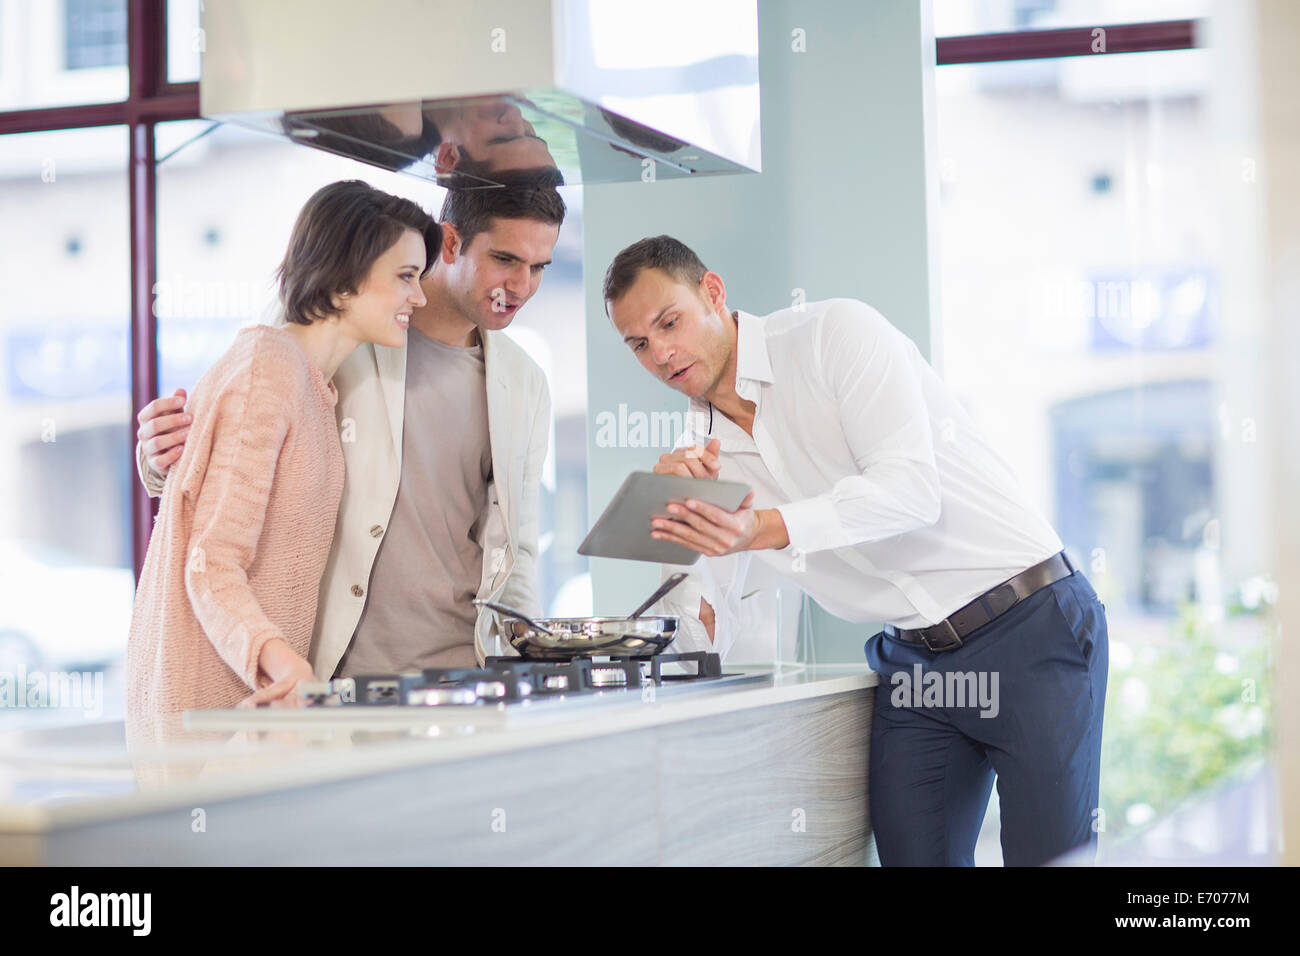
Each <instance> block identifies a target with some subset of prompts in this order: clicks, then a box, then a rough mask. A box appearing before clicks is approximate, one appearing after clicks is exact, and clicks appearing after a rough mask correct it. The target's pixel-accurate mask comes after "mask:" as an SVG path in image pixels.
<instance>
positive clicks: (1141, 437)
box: [936, 5, 1273, 862]
mask: <svg viewBox="0 0 1300 956" xmlns="http://www.w3.org/2000/svg"><path fill="white" fill-rule="evenodd" d="M1062 6H1064V5H1062ZM1208 56H1209V53H1208V51H1205V50H1186V51H1175V52H1165V53H1143V54H1128V55H1125V56H1123V57H1114V58H1110V57H1107V58H1085V57H1071V58H1064V59H1058V60H1038V61H1024V62H1010V63H990V64H971V65H954V66H945V67H941V68H940V69H939V70H938V73H937V83H936V86H937V92H938V124H939V126H938V128H939V150H938V156H939V162H938V174H939V177H940V184H939V189H940V196H941V202H940V216H941V220H940V223H941V229H940V248H941V282H942V295H941V302H942V310H943V333H942V345H941V347H942V353H941V354H942V368H943V371H944V374H945V378H946V379H947V381H948V382H949V384H950V385H951V386H952V387H953V388H954V390H955V391H956V392H957V394H958V395H959V397H960V398H961V400H962V401H963V402H964V404H965V405H966V406H967V408H968V409H969V410H970V412H971V413H972V415H973V416H974V417H975V419H976V421H977V423H978V424H979V425H980V426H981V427H982V429H983V430H984V431H985V433H986V434H987V435H988V436H989V437H990V439H991V440H992V442H993V444H994V445H995V447H996V448H997V449H998V450H999V452H1001V453H1002V455H1003V456H1004V457H1005V458H1006V459H1007V460H1008V462H1009V463H1010V464H1011V465H1012V467H1013V469H1014V470H1015V472H1016V473H1017V475H1018V476H1019V477H1020V479H1021V481H1022V483H1023V485H1024V488H1025V492H1026V494H1027V495H1028V497H1029V498H1030V500H1032V501H1033V502H1034V503H1035V504H1036V505H1037V506H1038V507H1039V508H1040V509H1041V510H1042V512H1043V513H1044V514H1046V515H1047V516H1049V517H1050V519H1051V520H1052V522H1053V524H1054V525H1055V527H1056V528H1057V530H1058V532H1059V533H1060V535H1061V537H1062V539H1063V541H1064V542H1065V545H1066V547H1067V550H1068V551H1069V552H1070V554H1071V555H1072V556H1073V557H1074V558H1075V559H1076V560H1077V561H1078V562H1079V563H1080V565H1081V566H1082V567H1083V568H1084V569H1085V572H1086V573H1087V574H1088V576H1089V578H1090V580H1091V581H1092V583H1093V584H1094V586H1095V587H1096V589H1097V591H1098V593H1099V595H1100V596H1101V598H1102V601H1103V602H1104V604H1105V606H1106V611H1107V617H1108V621H1109V631H1110V677H1109V686H1108V694H1107V701H1106V726H1105V732H1104V737H1103V754H1102V760H1103V765H1102V773H1101V781H1102V782H1101V787H1102V794H1101V802H1102V809H1103V810H1104V811H1105V813H1106V815H1107V816H1106V840H1122V839H1123V838H1124V837H1125V836H1126V835H1131V834H1133V833H1135V832H1137V831H1138V829H1139V828H1140V827H1141V826H1142V825H1143V824H1144V823H1145V822H1146V821H1147V820H1148V819H1150V818H1151V817H1153V816H1154V815H1157V814H1160V813H1163V812H1165V811H1167V810H1169V809H1171V808H1172V806H1173V805H1175V804H1176V803H1177V802H1178V801H1180V800H1182V799H1183V798H1185V797H1187V796H1188V795H1189V794H1191V793H1193V792H1196V791H1199V790H1202V789H1204V788H1206V787H1208V786H1210V785H1211V784H1212V783H1213V782H1215V781H1217V780H1219V779H1220V778H1221V777H1222V776H1223V775H1225V774H1229V773H1231V772H1234V771H1235V770H1237V769H1239V768H1241V767H1242V766H1243V765H1245V764H1248V763H1249V762H1250V761H1253V760H1260V759H1262V758H1263V756H1264V754H1265V752H1266V750H1265V748H1266V738H1267V728H1266V726H1265V725H1266V723H1267V716H1268V711H1267V699H1268V697H1267V691H1266V689H1265V687H1264V685H1266V684H1267V674H1268V668H1267V664H1266V657H1265V649H1266V646H1267V642H1266V635H1267V631H1268V629H1269V628H1270V627H1271V623H1270V615H1269V613H1268V612H1269V608H1270V601H1271V595H1272V593H1273V588H1272V585H1271V584H1270V582H1269V580H1268V578H1267V573H1268V569H1269V567H1270V561H1269V559H1268V555H1267V554H1266V549H1265V547H1264V541H1265V540H1266V538H1265V536H1264V535H1263V534H1262V532H1261V528H1259V527H1258V524H1257V523H1256V519H1255V518H1253V513H1252V512H1251V511H1250V510H1249V509H1248V508H1247V507H1246V506H1247V505H1248V499H1249V497H1250V495H1249V492H1248V491H1247V489H1249V488H1250V487H1252V486H1253V484H1254V482H1255V480H1256V479H1257V478H1258V469H1259V468H1260V465H1259V463H1258V462H1257V461H1256V459H1255V457H1254V455H1253V453H1252V448H1251V445H1252V443H1253V440H1254V439H1253V425H1252V422H1251V418H1250V412H1249V411H1248V410H1246V409H1243V408H1242V407H1241V405H1240V404H1239V403H1238V402H1236V401H1235V400H1234V397H1233V396H1234V390H1235V389H1236V388H1238V383H1237V382H1236V381H1235V380H1234V379H1233V378H1231V377H1230V374H1229V372H1230V371H1231V365H1230V363H1228V362H1227V361H1225V358H1226V356H1227V355H1229V354H1230V352H1231V351H1232V349H1234V348H1235V346H1236V344H1237V340H1236V339H1234V322H1233V320H1232V316H1230V315H1224V314H1222V310H1221V308H1220V305H1219V296H1218V291H1219V289H1220V287H1221V285H1222V282H1223V277H1224V275H1225V273H1226V271H1227V270H1228V268H1229V267H1230V260H1229V256H1230V255H1231V250H1226V249H1224V248H1223V247H1222V244H1221V242H1220V240H1219V236H1220V230H1219V229H1218V228H1217V225H1216V207H1215V202H1214V201H1213V197H1214V196H1215V195H1216V191H1217V190H1218V189H1219V188H1220V187H1221V185H1222V183H1223V179H1222V170H1221V169H1219V168H1218V167H1216V165H1215V163H1216V159H1215V157H1216V156H1217V155H1218V153H1217V151H1216V136H1215V133H1214V130H1213V126H1212V114H1211V111H1210V109H1209V105H1208V94H1209V91H1210V77H1209V75H1208V67H1209V63H1208V59H1207V58H1208ZM1233 172H1234V173H1235V172H1236V171H1235V170H1234V171H1233ZM1244 175H1245V173H1244V172H1243V176H1244ZM1244 676H1245V677H1250V678H1252V679H1257V680H1258V681H1259V683H1260V689H1259V691H1258V693H1257V694H1256V695H1255V698H1254V701H1253V702H1250V703H1243V702H1242V700H1241V694H1242V684H1241V680H1242V678H1243V677H1244ZM995 802H996V801H995ZM990 816H991V817H992V818H993V819H994V821H995V820H996V810H995V808H994V809H991V811H990ZM1104 842H1105V841H1103V844H1104ZM991 843H992V851H993V853H994V854H995V855H994V857H993V859H992V862H997V859H998V857H997V856H996V853H997V843H996V837H995V836H994V837H992V838H991ZM1103 853H1104V849H1103Z"/></svg>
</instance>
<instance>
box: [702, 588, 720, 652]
mask: <svg viewBox="0 0 1300 956" xmlns="http://www.w3.org/2000/svg"><path fill="white" fill-rule="evenodd" d="M700 623H701V624H703V625H704V630H705V631H707V632H708V635H709V643H710V644H715V643H717V642H716V641H715V640H714V638H713V625H714V623H715V622H714V618H713V605H712V604H710V603H709V602H708V601H706V600H704V598H700Z"/></svg>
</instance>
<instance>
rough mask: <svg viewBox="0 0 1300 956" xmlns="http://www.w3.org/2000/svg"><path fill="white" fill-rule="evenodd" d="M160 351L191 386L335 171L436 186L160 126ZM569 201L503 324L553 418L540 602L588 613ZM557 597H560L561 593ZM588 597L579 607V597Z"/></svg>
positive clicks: (431, 202) (576, 200) (395, 185)
mask: <svg viewBox="0 0 1300 956" xmlns="http://www.w3.org/2000/svg"><path fill="white" fill-rule="evenodd" d="M155 145H156V149H157V155H158V157H159V166H158V233H157V234H158V288H157V293H158V294H157V297H156V300H155V302H156V304H155V308H156V311H157V315H158V363H159V379H160V384H161V394H164V395H170V394H171V393H172V392H173V391H174V390H175V389H177V388H185V389H186V390H187V391H188V390H192V389H193V386H194V383H195V382H197V381H198V379H199V376H201V375H202V374H203V372H204V371H205V370H206V369H207V368H208V367H209V366H210V365H211V364H212V363H213V362H214V361H215V360H216V359H217V357H218V356H220V355H221V353H222V352H224V351H225V349H226V348H227V347H228V346H229V344H230V342H231V340H232V338H233V336H234V334H235V331H236V330H237V329H238V328H239V327H240V326H242V325H245V324H247V323H251V322H255V321H258V319H259V318H260V317H261V316H262V315H263V313H264V311H265V310H266V309H267V308H268V307H270V306H272V305H273V304H274V301H275V288H274V285H273V273H274V272H275V268H276V266H277V265H279V262H280V259H281V257H282V256H283V255H284V249H285V246H286V245H287V244H288V241H289V233H290V231H291V229H292V227H293V222H294V219H295V217H296V216H297V215H298V211H299V209H301V207H302V205H303V203H304V202H306V200H307V198H308V197H309V196H310V195H311V194H312V193H313V192H315V191H316V190H317V189H319V188H320V187H321V186H323V185H325V184H326V183H329V182H333V181H334V180H337V179H363V180H365V181H366V182H369V183H370V184H372V185H374V186H376V187H378V188H380V189H384V190H387V191H388V192H391V193H395V194H398V195H402V196H406V197H407V198H410V199H413V200H415V201H416V202H419V203H420V204H421V205H423V206H424V207H425V208H426V209H428V210H430V211H431V212H432V213H433V214H434V215H437V214H438V212H439V211H440V210H441V208H442V200H443V196H444V195H445V191H444V190H442V189H440V188H438V187H436V186H433V185H431V184H429V183H426V182H424V181H422V180H419V179H415V178H414V177H410V176H404V175H401V174H399V173H392V172H386V171H384V170H381V169H377V168H375V167H372V166H367V165H364V164H362V163H358V162H355V161H353V160H350V159H346V158H343V157H339V156H335V155H332V154H330V153H325V152H322V151H320V150H314V149H308V148H306V147H303V146H299V145H295V144H293V143H288V142H285V141H283V140H280V139H278V138H275V137H270V136H266V135H262V134H259V133H255V132H250V131H247V130H244V129H242V128H240V127H236V126H229V125H220V126H216V127H215V128H214V127H213V124H211V123H209V122H207V121H192V122H184V123H164V124H160V125H159V126H158V127H157V140H156V143H155ZM562 194H563V196H564V200H565V203H566V204H567V205H568V208H569V212H568V214H567V216H566V220H565V225H564V227H563V229H562V230H561V232H560V239H559V242H558V243H557V246H556V250H555V255H554V259H553V261H552V264H551V265H550V266H548V267H547V269H546V273H545V278H544V280H543V282H542V285H541V288H540V289H539V290H538V292H537V294H536V295H535V296H534V297H533V299H532V300H531V301H530V302H529V303H528V306H527V308H525V309H524V310H523V312H522V313H521V314H520V316H519V317H518V318H517V319H516V320H515V321H514V322H513V323H511V326H510V329H509V330H508V334H510V335H511V336H512V337H513V338H515V340H516V341H518V342H519V343H520V344H521V345H523V346H524V348H525V349H527V350H528V352H529V354H531V355H532V356H533V358H534V359H535V360H536V361H537V362H538V364H539V365H541V367H542V369H543V371H544V372H545V373H546V376H547V381H548V382H549V384H550V390H551V401H552V407H553V411H554V415H555V426H554V432H553V438H552V442H551V454H550V458H549V459H548V461H547V463H546V468H545V472H544V478H543V488H542V494H541V501H540V507H541V515H540V532H539V537H540V547H541V550H542V554H541V561H540V567H539V577H540V585H541V589H542V600H543V606H544V607H545V608H547V609H548V610H550V609H552V608H553V607H555V606H563V607H565V608H574V607H577V608H579V610H576V611H572V612H571V613H575V614H577V613H590V585H589V583H588V582H587V581H586V579H585V575H586V571H587V561H586V559H585V558H583V557H581V556H580V555H578V554H577V547H578V544H579V543H581V535H580V534H579V533H578V532H579V530H580V529H582V528H584V527H585V521H586V518H585V516H586V507H587V506H586V491H587V481H586V424H585V423H586V402H587V393H586V377H585V375H584V374H583V372H582V370H583V369H585V368H586V358H585V356H586V346H585V337H584V332H583V322H582V316H583V314H584V301H585V300H584V292H583V288H582V264H581V263H582V201H581V200H582V192H581V189H580V188H578V187H572V188H570V187H564V188H563V189H562ZM557 602H558V603H557ZM584 602H585V606H586V607H587V610H585V611H583V610H581V608H582V607H583V606H584Z"/></svg>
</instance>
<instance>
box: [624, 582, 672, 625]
mask: <svg viewBox="0 0 1300 956" xmlns="http://www.w3.org/2000/svg"><path fill="white" fill-rule="evenodd" d="M685 580H686V575H685V574H684V573H683V572H681V571H678V572H677V573H676V574H673V575H670V576H669V578H668V580H666V581H664V583H663V584H661V585H659V589H658V590H657V591H655V593H654V594H652V595H650V596H649V597H648V598H646V599H645V601H644V603H642V605H641V606H640V607H639V608H637V609H636V610H635V611H633V612H632V613H631V614H629V615H628V618H629V619H634V618H638V617H640V616H641V615H642V614H644V613H645V612H646V610H647V609H649V607H650V605H652V604H654V603H655V601H658V600H659V599H660V598H661V597H663V596H664V595H665V594H667V593H668V592H669V591H671V590H672V589H673V588H675V587H677V585H679V584H681V583H682V582H683V581H685Z"/></svg>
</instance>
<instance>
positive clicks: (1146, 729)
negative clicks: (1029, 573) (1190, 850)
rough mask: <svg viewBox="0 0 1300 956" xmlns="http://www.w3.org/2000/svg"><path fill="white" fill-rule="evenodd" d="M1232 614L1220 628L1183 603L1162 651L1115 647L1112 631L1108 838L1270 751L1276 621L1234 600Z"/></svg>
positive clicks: (1105, 763)
mask: <svg viewBox="0 0 1300 956" xmlns="http://www.w3.org/2000/svg"><path fill="white" fill-rule="evenodd" d="M1229 611H1230V616H1229V617H1227V618H1224V619H1221V620H1219V621H1217V622H1216V621H1211V620H1209V619H1207V617H1206V616H1205V614H1204V613H1203V611H1202V609H1201V608H1200V607H1199V606H1198V605H1195V604H1187V605H1185V606H1184V607H1182V608H1181V609H1180V612H1179V615H1178V617H1177V618H1176V619H1175V620H1174V622H1173V623H1172V625H1171V632H1172V635H1171V636H1172V638H1173V640H1172V641H1171V642H1170V643H1169V644H1168V645H1167V646H1163V647H1150V646H1148V647H1134V648H1128V647H1117V646H1116V645H1117V644H1120V643H1121V639H1120V637H1119V636H1117V635H1114V634H1112V635H1111V650H1112V653H1111V666H1110V674H1109V678H1108V684H1107V693H1106V716H1105V720H1104V726H1103V731H1102V761H1101V763H1102V767H1101V805H1102V808H1103V809H1104V810H1105V812H1106V817H1105V820H1106V835H1107V838H1108V839H1113V838H1115V837H1117V836H1123V835H1124V834H1125V833H1126V832H1131V831H1132V830H1134V829H1136V828H1137V827H1139V826H1141V825H1142V824H1143V823H1144V822H1145V821H1146V820H1147V819H1150V818H1154V817H1157V816H1161V815H1163V814H1165V813H1167V812H1168V811H1169V810H1171V809H1173V808H1174V807H1175V806H1176V805H1177V804H1178V803H1180V802H1181V801H1183V800H1184V799H1186V798H1187V797H1189V796H1191V795H1192V794H1195V793H1197V792H1198V791H1201V790H1204V789H1205V788H1206V787H1209V786H1211V785H1213V784H1214V783H1216V782H1217V781H1219V780H1222V779H1223V778H1225V777H1227V776H1229V775H1230V774H1232V773H1233V772H1234V771H1236V770H1237V769H1238V768H1240V767H1242V766H1243V765H1244V764H1247V763H1251V762H1254V761H1255V760H1259V759H1262V758H1264V757H1265V756H1266V755H1267V753H1268V747H1269V736H1270V707H1271V685H1272V681H1271V676H1272V674H1271V668H1272V654H1271V643H1272V639H1273V636H1274V632H1275V629H1276V628H1275V619H1274V617H1273V614H1272V609H1271V606H1269V605H1268V604H1259V603H1256V605H1255V610H1250V609H1248V608H1247V607H1244V606H1243V605H1242V604H1241V602H1239V601H1235V602H1233V603H1232V604H1231V605H1230V608H1229ZM1117 650H1118V651H1119V653H1116V651H1117Z"/></svg>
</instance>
